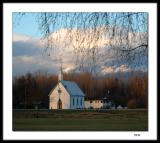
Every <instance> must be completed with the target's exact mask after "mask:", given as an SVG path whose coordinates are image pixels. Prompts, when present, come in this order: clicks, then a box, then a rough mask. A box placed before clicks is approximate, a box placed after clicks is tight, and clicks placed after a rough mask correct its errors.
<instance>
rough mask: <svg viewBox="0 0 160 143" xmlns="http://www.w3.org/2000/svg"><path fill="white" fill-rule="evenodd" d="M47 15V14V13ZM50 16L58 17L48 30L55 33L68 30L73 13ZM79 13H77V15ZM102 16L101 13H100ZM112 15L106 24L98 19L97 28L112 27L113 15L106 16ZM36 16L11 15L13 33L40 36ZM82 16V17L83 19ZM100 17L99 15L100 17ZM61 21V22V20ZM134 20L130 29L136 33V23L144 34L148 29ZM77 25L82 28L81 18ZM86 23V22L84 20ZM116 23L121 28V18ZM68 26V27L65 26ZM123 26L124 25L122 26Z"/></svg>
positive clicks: (90, 25) (90, 24)
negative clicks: (64, 29) (63, 29)
mask: <svg viewBox="0 0 160 143" xmlns="http://www.w3.org/2000/svg"><path fill="white" fill-rule="evenodd" d="M48 14H49V13H48ZM50 14H51V15H54V14H55V15H56V14H57V15H58V16H59V17H61V18H59V21H58V22H57V24H55V26H54V29H53V27H52V26H51V27H50V28H51V29H52V31H57V30H59V29H60V28H62V27H63V28H70V24H68V23H70V18H71V17H72V16H73V14H75V13H50ZM66 14H68V16H67V19H65V16H66ZM78 14H79V13H77V15H78ZM89 14H90V13H85V15H87V16H89ZM102 14H103V13H102ZM109 14H110V15H111V14H112V17H111V18H110V19H109V20H108V22H106V21H105V20H103V19H104V18H101V17H100V20H98V22H100V23H97V24H96V25H98V26H102V25H107V24H109V25H112V24H113V23H114V21H113V19H114V17H115V15H114V14H113V13H108V15H109ZM115 14H116V15H117V16H118V17H121V13H115ZM37 15H38V13H26V14H25V15H24V16H20V15H18V14H17V13H13V32H15V33H18V34H25V35H28V36H32V37H40V36H41V32H40V30H39V27H38V23H37V18H38V17H37ZM85 15H84V17H85ZM142 15H143V16H144V15H145V17H146V19H147V17H148V13H143V14H142ZM100 16H101V15H100ZM62 19H63V20H62ZM134 19H136V16H133V21H132V22H133V23H134V24H133V25H132V28H133V29H134V30H135V31H136V28H137V27H136V26H137V23H139V24H138V25H140V26H139V29H138V31H139V32H146V31H147V30H148V29H147V28H148V27H146V26H145V27H143V26H142V25H141V24H142V23H140V21H141V20H138V21H137V20H134ZM139 19H141V17H139ZM65 20H66V21H67V22H64V21H65ZM77 21H78V23H77V22H76V25H75V27H83V21H81V18H79V17H78V18H77ZM86 22H87V20H86ZM116 23H117V24H118V26H122V18H119V19H118V20H117V21H116ZM67 24H68V25H67ZM94 24H95V23H89V24H88V25H87V24H86V25H85V26H86V27H93V26H94ZM128 24H129V23H127V22H126V25H128ZM123 26H125V24H124V25H123Z"/></svg>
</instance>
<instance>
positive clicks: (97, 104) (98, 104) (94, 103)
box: [85, 100, 103, 109]
mask: <svg viewBox="0 0 160 143" xmlns="http://www.w3.org/2000/svg"><path fill="white" fill-rule="evenodd" d="M90 101H92V103H91V102H90ZM91 107H92V108H93V109H97V108H102V107H103V101H102V100H87V101H85V108H91Z"/></svg>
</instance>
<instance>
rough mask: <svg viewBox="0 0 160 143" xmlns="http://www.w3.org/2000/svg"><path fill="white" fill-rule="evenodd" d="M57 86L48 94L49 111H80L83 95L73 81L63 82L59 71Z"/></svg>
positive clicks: (61, 72)
mask: <svg viewBox="0 0 160 143" xmlns="http://www.w3.org/2000/svg"><path fill="white" fill-rule="evenodd" d="M58 80H59V81H58V83H57V85H56V86H55V87H54V88H53V89H52V90H51V92H50V93H49V109H82V108H84V106H85V105H84V96H85V94H84V93H83V92H82V90H81V89H80V88H79V86H78V85H77V84H76V83H75V82H73V81H66V80H63V71H62V68H61V70H60V74H59V76H58Z"/></svg>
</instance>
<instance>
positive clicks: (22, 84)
mask: <svg viewBox="0 0 160 143" xmlns="http://www.w3.org/2000/svg"><path fill="white" fill-rule="evenodd" d="M64 80H71V81H75V82H76V83H77V84H78V85H79V86H80V88H81V89H82V90H83V92H84V93H85V95H86V97H85V98H93V97H94V98H104V97H106V96H108V91H109V94H110V95H109V96H110V98H111V99H112V100H113V102H114V103H115V104H116V105H122V106H127V107H128V108H147V106H148V77H147V74H144V75H141V76H138V75H135V76H132V77H130V78H128V79H123V78H116V77H115V76H114V75H113V76H109V77H107V76H104V77H102V78H95V77H94V76H92V75H91V74H90V73H79V74H73V73H72V74H65V75H64ZM57 82H58V77H57V75H47V74H43V73H35V74H31V73H28V74H26V75H23V76H20V77H14V79H13V108H20V109H23V108H27V109H33V108H35V107H36V106H38V108H46V109H48V107H49V96H48V95H49V93H50V91H51V90H52V88H53V87H54V86H55V85H56V84H57Z"/></svg>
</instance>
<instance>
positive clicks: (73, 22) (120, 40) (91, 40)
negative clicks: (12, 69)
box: [19, 12, 148, 73]
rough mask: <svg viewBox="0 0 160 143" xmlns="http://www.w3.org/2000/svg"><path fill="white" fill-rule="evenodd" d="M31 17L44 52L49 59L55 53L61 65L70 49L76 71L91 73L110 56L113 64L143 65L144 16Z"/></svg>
mask: <svg viewBox="0 0 160 143" xmlns="http://www.w3.org/2000/svg"><path fill="white" fill-rule="evenodd" d="M25 14H27V13H19V15H20V16H22V15H25ZM35 15H36V20H37V23H38V25H39V29H40V30H41V35H42V40H43V41H44V43H45V47H46V48H45V49H44V53H45V54H47V55H49V56H51V57H52V54H53V53H55V52H57V53H59V54H58V55H57V57H60V58H57V59H58V60H59V62H62V59H63V56H64V54H65V51H66V50H67V49H73V51H72V52H73V53H72V54H73V61H74V63H75V66H76V67H78V68H79V70H80V71H88V72H91V73H94V72H96V67H97V66H98V65H99V64H100V63H101V62H104V61H105V60H109V59H112V58H113V57H114V58H116V62H126V61H127V62H130V63H134V64H135V65H137V64H141V63H143V62H144V59H143V58H142V57H143V56H146V57H147V54H148V14H147V13H143V12H119V13H116V12H114V13H113V12H88V13H86V12H65V13H64V12H49V13H48V12H41V13H35ZM66 29H67V30H66ZM54 58H55V56H54ZM145 62H148V61H147V58H146V60H145Z"/></svg>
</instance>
